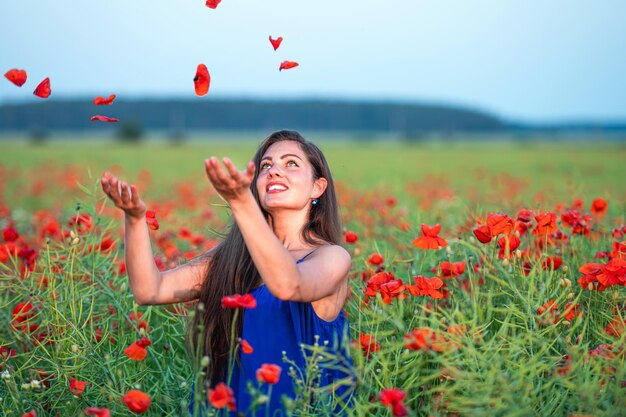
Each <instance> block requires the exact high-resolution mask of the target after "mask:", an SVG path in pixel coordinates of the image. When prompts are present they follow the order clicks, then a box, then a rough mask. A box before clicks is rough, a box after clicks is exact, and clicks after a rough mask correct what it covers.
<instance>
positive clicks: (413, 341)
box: [404, 327, 446, 352]
mask: <svg viewBox="0 0 626 417" xmlns="http://www.w3.org/2000/svg"><path fill="white" fill-rule="evenodd" d="M404 340H405V343H404V346H405V347H407V348H408V349H412V350H434V351H435V352H443V351H444V350H445V349H446V340H445V339H444V337H443V336H442V335H440V334H439V333H436V332H434V331H433V330H431V329H429V328H428V327H422V328H415V329H413V331H412V332H411V333H408V334H405V335H404Z"/></svg>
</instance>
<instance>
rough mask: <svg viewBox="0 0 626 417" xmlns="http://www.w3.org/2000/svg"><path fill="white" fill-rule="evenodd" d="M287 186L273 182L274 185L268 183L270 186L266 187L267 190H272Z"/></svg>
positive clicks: (283, 188)
mask: <svg viewBox="0 0 626 417" xmlns="http://www.w3.org/2000/svg"><path fill="white" fill-rule="evenodd" d="M286 189H287V187H285V186H282V185H278V184H274V185H270V188H268V190H269V191H273V190H286Z"/></svg>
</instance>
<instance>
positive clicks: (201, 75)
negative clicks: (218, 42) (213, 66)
mask: <svg viewBox="0 0 626 417" xmlns="http://www.w3.org/2000/svg"><path fill="white" fill-rule="evenodd" d="M218 3H219V1H218ZM215 7H217V4H216V5H215ZM215 7H213V8H215ZM193 84H194V86H195V89H196V95H198V96H203V95H205V94H206V93H208V92H209V86H210V85H211V76H210V75H209V70H208V69H207V67H206V65H204V64H198V69H197V70H196V76H195V77H194V79H193Z"/></svg>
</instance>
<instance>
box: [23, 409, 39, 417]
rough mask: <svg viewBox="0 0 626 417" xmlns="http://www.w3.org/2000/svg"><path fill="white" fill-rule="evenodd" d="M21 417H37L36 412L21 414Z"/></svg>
mask: <svg viewBox="0 0 626 417" xmlns="http://www.w3.org/2000/svg"><path fill="white" fill-rule="evenodd" d="M22 417H37V411H35V410H30V411H29V412H27V413H24V414H22Z"/></svg>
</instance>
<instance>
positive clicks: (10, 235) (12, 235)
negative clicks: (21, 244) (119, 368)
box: [2, 226, 20, 242]
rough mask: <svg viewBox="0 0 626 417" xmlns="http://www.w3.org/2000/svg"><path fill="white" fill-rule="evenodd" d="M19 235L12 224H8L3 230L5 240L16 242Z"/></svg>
mask: <svg viewBox="0 0 626 417" xmlns="http://www.w3.org/2000/svg"><path fill="white" fill-rule="evenodd" d="M19 237H20V235H19V234H18V233H17V231H16V230H15V229H14V228H13V227H11V226H8V227H7V228H6V229H4V230H3V231H2V238H3V239H4V241H5V242H15V241H16V240H17V239H18V238H19Z"/></svg>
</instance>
